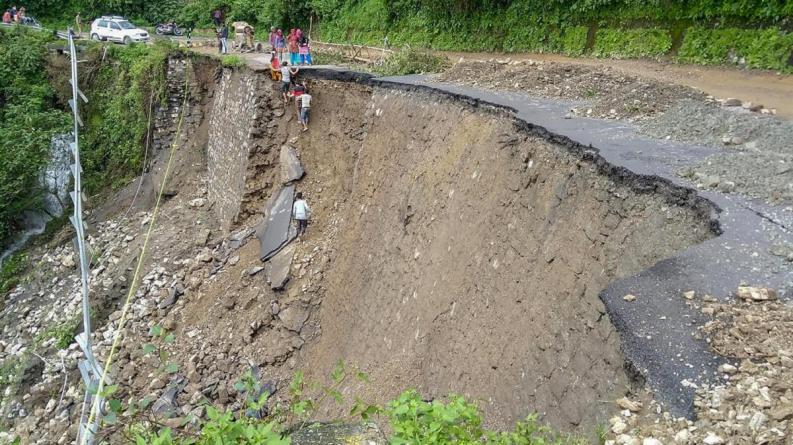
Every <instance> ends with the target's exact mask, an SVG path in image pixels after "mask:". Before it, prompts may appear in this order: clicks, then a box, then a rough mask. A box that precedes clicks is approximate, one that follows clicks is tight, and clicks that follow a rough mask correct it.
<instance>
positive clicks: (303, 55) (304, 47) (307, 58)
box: [298, 34, 311, 65]
mask: <svg viewBox="0 0 793 445" xmlns="http://www.w3.org/2000/svg"><path fill="white" fill-rule="evenodd" d="M298 45H300V48H299V52H300V64H301V65H311V49H310V48H309V46H308V37H307V36H306V35H305V34H301V35H300V40H299V41H298Z"/></svg>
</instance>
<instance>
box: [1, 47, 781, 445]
mask: <svg viewBox="0 0 793 445" xmlns="http://www.w3.org/2000/svg"><path fill="white" fill-rule="evenodd" d="M169 63H170V64H171V66H172V67H173V66H178V67H180V69H179V70H175V69H169V76H173V75H175V74H174V73H179V72H182V73H185V72H186V73H189V77H190V79H194V81H192V82H191V83H190V84H189V85H188V86H187V87H186V88H190V89H191V91H190V97H191V102H190V103H189V106H188V110H187V111H188V115H187V118H186V120H185V122H186V124H185V125H186V128H185V131H184V134H185V135H189V136H186V137H185V138H184V140H181V141H179V149H178V150H177V151H176V155H177V158H176V159H175V161H174V162H175V165H174V172H175V176H174V181H173V183H172V184H170V185H169V190H172V192H171V193H169V199H167V200H165V201H164V203H163V207H162V215H163V221H164V223H162V225H161V226H160V227H158V228H157V229H156V230H154V231H153V235H152V236H153V238H152V241H151V242H152V243H153V244H152V245H154V246H157V249H154V250H153V251H152V252H151V256H150V258H148V259H147V260H146V262H145V266H144V269H145V270H144V275H143V279H142V282H141V286H140V288H139V289H138V290H137V292H136V294H135V300H134V303H133V305H132V307H131V308H130V322H129V325H128V326H127V327H126V328H125V332H126V336H125V341H124V342H123V343H122V345H121V346H120V348H119V351H118V358H117V361H116V362H115V363H114V365H113V369H112V370H111V373H112V374H113V375H114V376H117V381H119V382H121V383H120V388H119V391H120V393H119V394H120V395H121V396H124V397H126V396H127V395H137V394H147V395H148V394H150V395H151V397H153V398H154V400H159V399H162V400H164V401H165V402H167V403H168V406H169V407H172V408H173V410H170V409H169V410H168V412H173V413H175V414H174V415H177V416H182V415H184V416H186V415H188V413H189V414H191V415H198V416H201V415H202V407H203V404H205V403H211V404H213V405H215V406H217V407H218V408H219V409H221V410H222V409H232V410H233V409H236V408H235V407H237V408H238V407H239V406H242V405H240V403H242V400H243V397H244V396H242V395H241V394H239V393H238V392H237V391H236V390H235V389H234V382H235V381H238V380H239V379H240V377H241V376H243V375H245V374H246V373H247V372H248V371H250V370H251V369H252V368H253V367H255V369H258V370H259V371H260V377H261V379H262V381H264V382H268V383H269V382H272V383H273V385H272V388H273V391H274V394H273V396H272V399H273V401H274V402H273V403H284V402H285V401H286V400H288V398H289V395H288V394H287V391H285V390H284V389H285V388H288V384H289V381H290V379H291V377H292V376H293V375H294V373H295V371H296V370H298V369H303V370H305V372H306V374H307V375H306V378H307V379H323V378H327V375H328V374H329V373H330V372H331V371H332V370H333V369H334V367H335V366H336V364H337V363H338V361H339V360H344V361H346V362H347V363H350V364H352V365H356V366H358V367H360V368H362V370H363V371H365V372H366V373H368V374H369V376H370V381H371V382H372V383H371V385H363V384H361V383H359V382H352V381H351V382H346V383H345V384H344V385H343V387H341V388H339V390H340V391H341V392H342V393H343V394H345V395H347V394H349V395H352V396H358V397H361V398H362V399H365V400H367V401H372V402H386V401H388V400H390V399H391V398H393V397H394V396H396V395H398V394H399V393H400V392H402V391H403V390H405V389H406V388H411V387H413V388H416V389H418V391H419V392H420V393H421V394H422V396H423V397H426V398H442V397H444V396H446V395H447V394H449V393H452V392H455V393H460V394H463V395H465V396H468V397H469V398H471V399H472V400H476V401H477V402H478V403H479V405H480V407H481V408H482V409H483V412H484V413H485V416H486V422H487V423H488V425H489V426H492V427H494V428H502V427H503V428H504V429H507V428H511V427H512V426H513V422H514V421H515V420H517V419H522V418H524V417H525V416H526V415H527V414H529V413H531V412H538V413H540V415H541V418H542V420H543V421H544V422H549V423H551V424H553V425H554V426H556V427H558V428H561V429H563V430H566V431H576V430H577V431H589V432H591V431H593V430H594V428H593V426H594V425H595V424H598V423H600V424H602V423H604V421H605V419H606V418H607V417H609V416H610V414H611V413H610V408H609V406H610V404H609V403H607V402H606V401H613V400H617V399H618V398H620V397H622V395H624V394H625V392H626V388H627V387H628V386H630V385H631V384H632V383H639V384H641V383H644V382H646V383H647V384H648V385H649V387H650V388H651V389H653V390H654V391H655V393H656V394H655V395H656V397H657V398H658V399H659V400H661V401H663V402H665V404H666V406H667V407H668V408H669V409H670V410H672V411H673V412H675V413H683V414H689V413H690V407H691V400H692V394H693V385H697V384H699V383H698V382H701V381H703V380H705V379H716V378H718V376H717V375H716V374H715V372H716V369H717V367H718V366H719V364H721V363H722V362H723V361H724V359H722V358H719V357H717V356H715V355H713V353H712V352H711V351H710V350H709V349H708V348H707V345H706V343H705V342H704V341H703V340H699V339H697V338H696V336H695V335H694V331H695V329H696V327H695V326H696V325H697V324H701V323H702V322H704V321H705V320H706V318H705V316H704V315H703V314H702V313H701V312H700V311H697V310H696V309H694V308H691V307H689V306H688V305H686V303H685V299H684V298H683V293H684V292H689V291H694V292H695V293H697V294H701V295H704V294H709V295H712V296H713V297H715V298H718V299H727V298H729V296H730V293H731V292H732V291H733V290H734V289H735V288H736V287H737V284H738V283H739V282H740V281H746V282H747V283H749V284H755V283H756V284H759V285H767V286H773V287H776V288H777V289H780V290H781V291H782V292H780V296H781V298H782V299H786V298H787V299H789V298H790V291H789V290H787V291H786V289H787V288H789V283H790V281H791V269H790V265H789V264H786V263H784V260H783V259H781V258H778V257H773V256H769V255H768V253H767V252H768V247H769V245H770V244H771V243H772V242H773V241H787V242H791V235H790V233H789V230H788V229H786V227H792V226H793V224H791V221H790V218H791V217H790V214H789V213H785V212H782V211H780V210H779V209H778V208H774V207H771V206H766V205H762V204H759V203H757V202H754V201H749V200H745V199H743V198H741V197H740V196H738V195H730V196H725V195H722V194H719V193H717V192H705V193H702V192H696V191H695V190H693V189H692V188H690V187H689V186H690V184H687V183H685V182H683V180H682V179H680V178H677V177H675V176H674V174H673V173H672V172H673V171H674V169H675V168H677V167H681V166H685V164H686V163H689V162H696V161H697V160H698V159H701V157H703V156H705V155H706V154H707V149H704V148H698V147H688V146H680V145H674V144H671V143H669V142H658V141H652V140H648V139H642V138H640V137H638V136H636V135H635V134H634V133H633V132H632V130H631V128H630V127H627V126H625V125H622V124H618V123H614V122H601V121H597V120H594V119H582V118H572V119H566V118H565V116H566V115H567V110H568V105H567V104H564V103H560V102H554V101H550V100H545V101H540V100H536V99H530V98H527V97H525V96H521V95H519V94H514V93H509V94H501V93H493V92H484V91H481V90H477V89H473V88H466V87H461V86H457V85H449V84H438V83H435V82H433V81H432V79H428V78H425V77H403V78H393V79H372V78H371V77H370V76H367V75H363V74H360V73H353V72H349V71H344V70H338V69H321V68H319V69H305V70H302V71H301V76H302V80H304V81H305V82H306V83H307V85H308V88H309V90H310V91H311V95H312V96H313V98H314V99H313V101H312V115H311V119H312V121H311V123H310V129H309V131H307V132H302V131H301V130H302V126H300V125H299V124H298V122H297V118H296V116H295V110H294V107H293V106H292V104H291V103H286V104H284V102H283V99H282V96H281V93H280V90H279V88H278V85H276V84H275V83H274V82H272V80H270V76H269V74H270V73H269V71H256V70H251V69H249V68H238V69H231V68H227V67H222V66H221V65H220V63H219V62H217V61H214V60H211V59H208V58H202V57H196V58H186V57H180V58H178V60H171V61H170V62H169ZM169 84H173V85H184V84H185V82H179V81H178V79H177V81H174V82H169ZM171 94H173V92H171ZM164 126H167V124H164ZM162 133H163V134H166V135H167V134H169V131H168V129H167V128H164V129H163V131H162ZM161 153H162V152H158V153H156V154H155V160H154V162H153V165H152V169H151V171H152V172H153V176H152V180H149V181H144V186H143V187H144V190H142V195H141V196H148V195H150V194H151V190H148V189H153V188H154V185H156V184H157V181H156V178H157V177H158V176H157V175H158V174H159V173H158V172H161V171H162V169H163V166H164V165H165V159H164V157H163V156H162V154H161ZM149 183H151V184H149ZM133 191H134V190H133ZM126 192H127V193H128V192H129V190H127V191H126ZM298 192H300V193H302V194H303V196H305V197H306V199H307V201H308V202H310V203H311V208H312V220H311V221H310V223H309V225H308V229H307V231H306V234H305V236H302V237H301V239H300V240H299V242H297V240H295V239H293V237H294V232H293V230H292V229H291V227H290V226H291V221H290V220H291V207H292V203H293V199H294V196H295V194H296V193H298ZM119 196H120V197H121V198H120V199H118V200H112V199H111V200H109V201H108V204H107V205H106V207H107V208H103V209H99V211H98V212H97V213H96V214H97V215H107V216H106V217H103V218H106V220H103V221H97V222H96V225H97V227H99V229H98V230H99V232H98V233H97V236H96V237H95V239H94V241H93V243H94V244H96V246H92V248H96V251H97V252H101V254H100V255H99V256H100V258H99V261H100V264H101V267H98V268H96V269H95V271H94V272H93V273H92V286H93V290H94V292H95V293H96V294H97V296H98V297H99V298H101V300H100V301H102V307H100V308H99V309H100V310H99V311H98V314H100V315H98V316H97V317H96V318H97V320H96V322H97V323H96V324H97V329H96V338H95V344H96V349H97V355H98V357H99V358H100V359H103V358H104V357H105V354H107V351H109V348H110V344H111V342H112V338H113V335H114V332H116V330H117V329H118V325H117V324H116V323H117V320H118V317H119V316H120V309H121V308H120V306H119V303H118V302H119V299H118V295H119V294H120V293H122V291H124V292H125V291H126V289H127V287H126V286H129V278H128V276H127V275H128V272H129V265H130V264H131V263H132V262H133V261H134V260H135V259H136V258H137V256H138V255H139V253H140V247H141V240H142V238H143V237H141V236H140V233H141V230H143V229H142V228H146V225H147V224H150V218H149V215H147V213H146V211H145V209H143V211H141V212H138V213H135V214H132V215H130V216H129V217H128V218H125V217H121V216H119V215H122V214H124V213H125V211H126V209H127V208H128V207H129V202H126V201H125V200H124V199H123V197H124V196H132V194H128V195H123V194H120V195H119ZM141 205H142V204H141ZM114 215H116V216H114ZM254 233H256V235H257V238H258V240H256V239H255V238H254V237H253V236H251V235H253V234H254ZM70 249H71V248H70V247H69V246H61V247H59V248H58V250H57V251H55V252H54V253H53V252H48V251H41V252H33V253H32V258H33V261H37V262H39V263H40V264H43V265H48V266H47V267H42V268H40V269H41V270H36V271H34V273H33V276H32V277H31V280H30V282H29V283H28V284H23V285H21V286H20V287H19V288H17V289H15V290H14V291H13V292H12V293H11V295H10V296H9V298H8V299H7V300H6V307H5V308H3V309H2V311H1V312H0V320H2V329H3V342H5V343H4V344H5V345H8V346H7V347H4V352H3V354H6V356H7V357H12V356H13V357H14V358H15V359H16V358H19V360H20V363H22V362H21V358H20V357H22V356H23V355H24V352H20V351H24V349H25V348H27V347H29V346H30V345H32V344H34V342H35V338H36V336H37V335H38V334H39V333H40V332H42V331H43V330H44V329H45V328H44V326H45V324H46V323H51V322H52V320H57V319H60V318H62V317H63V313H66V315H71V313H72V312H73V309H74V308H75V307H76V303H75V302H69V303H68V304H63V302H61V301H60V300H59V298H58V296H60V295H74V294H75V291H74V288H73V283H72V281H73V280H72V279H70V278H69V277H70V276H71V275H70V274H71V272H72V269H70V268H73V267H74V260H73V257H72V256H70V255H73V252H72V251H71V250H70ZM262 260H266V261H265V262H264V263H263V262H262ZM262 271H264V272H265V273H261V272H262ZM154 324H159V325H161V326H162V327H163V329H164V330H167V331H168V332H169V333H173V335H174V339H175V340H174V343H173V344H170V345H165V346H163V347H164V348H166V349H167V350H168V351H169V354H170V357H171V358H172V359H173V360H174V361H175V362H178V363H175V364H177V365H178V368H179V372H177V373H176V375H174V376H173V378H172V379H171V378H170V377H169V376H162V377H157V378H156V379H152V378H151V375H152V368H151V364H150V363H149V362H147V359H146V358H145V357H144V356H143V354H142V352H141V348H140V345H142V344H145V343H147V342H150V341H151V336H150V334H149V332H150V328H151V326H153V325H154ZM61 351H63V349H58V348H57V347H56V346H55V345H54V342H53V341H49V340H48V341H47V342H46V344H45V345H44V346H42V348H41V349H38V350H37V354H40V355H42V357H46V358H48V361H47V363H44V364H41V363H40V362H30V363H33V365H30V366H28V365H25V366H26V367H23V368H21V369H24V370H25V372H24V375H23V380H22V382H21V383H20V384H19V385H17V386H15V387H14V388H13V389H9V393H10V394H12V395H11V398H13V401H12V402H8V403H7V404H6V405H4V406H6V408H7V409H6V410H5V411H3V414H4V415H6V418H7V419H9V423H10V424H11V427H12V428H13V429H14V431H15V432H17V433H19V434H20V435H22V436H23V437H25V438H26V439H30V442H36V441H40V442H42V443H55V442H58V441H59V440H61V439H63V440H64V441H66V440H68V439H69V438H70V437H73V434H72V433H71V432H70V431H69V429H70V428H72V429H74V428H76V424H75V419H77V418H78V417H79V410H78V409H75V407H78V406H79V404H80V397H81V394H80V393H79V392H77V391H67V392H66V394H65V395H64V397H63V401H62V403H61V402H59V401H58V400H52V402H51V403H50V399H51V396H50V394H57V393H58V392H59V391H60V390H61V387H62V385H63V381H64V377H66V376H68V378H69V381H76V378H77V370H76V361H77V359H78V358H79V357H77V354H76V353H73V352H68V351H66V353H65V354H61ZM56 354H60V357H62V358H63V362H61V361H60V359H56V360H49V357H56ZM23 364H24V363H23ZM55 365H57V366H55ZM626 365H627V366H626ZM73 378H74V380H73ZM169 379H170V380H171V381H167V380H169ZM350 398H351V397H350ZM166 399H167V400H166ZM53 407H54V408H53ZM345 408H349V407H344V408H341V407H325V408H324V409H323V411H322V412H321V413H320V417H324V418H326V419H334V418H339V417H338V415H340V414H343V413H346V412H349V411H348V409H345ZM42 412H46V413H55V418H56V419H57V420H58V421H57V422H50V420H51V419H52V416H50V415H48V414H47V415H42V414H41V413H42ZM21 413H24V414H21ZM31 413H32V414H31ZM36 413H38V414H36ZM48 422H50V423H52V424H51V425H50V424H48ZM174 422H176V420H174Z"/></svg>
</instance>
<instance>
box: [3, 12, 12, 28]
mask: <svg viewBox="0 0 793 445" xmlns="http://www.w3.org/2000/svg"><path fill="white" fill-rule="evenodd" d="M3 23H5V24H6V25H10V24H11V11H9V10H8V9H6V12H4V13H3Z"/></svg>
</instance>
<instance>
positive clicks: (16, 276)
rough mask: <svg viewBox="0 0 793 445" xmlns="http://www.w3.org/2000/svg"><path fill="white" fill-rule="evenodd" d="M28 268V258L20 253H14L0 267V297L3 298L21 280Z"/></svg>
mask: <svg viewBox="0 0 793 445" xmlns="http://www.w3.org/2000/svg"><path fill="white" fill-rule="evenodd" d="M27 267H28V257H27V255H25V254H24V253H22V252H18V253H15V254H13V255H11V256H9V257H8V258H6V259H5V261H3V265H2V266H0V296H4V295H5V294H6V293H8V292H9V291H10V290H11V289H13V288H14V287H16V285H17V284H19V282H20V281H21V280H22V276H23V275H22V274H23V273H24V272H25V270H26V269H27Z"/></svg>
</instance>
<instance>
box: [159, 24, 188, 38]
mask: <svg viewBox="0 0 793 445" xmlns="http://www.w3.org/2000/svg"><path fill="white" fill-rule="evenodd" d="M154 32H155V33H156V34H157V35H160V36H162V35H174V36H180V35H182V30H181V29H179V26H178V25H177V24H176V23H160V24H158V25H157V27H156V28H154Z"/></svg>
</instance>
